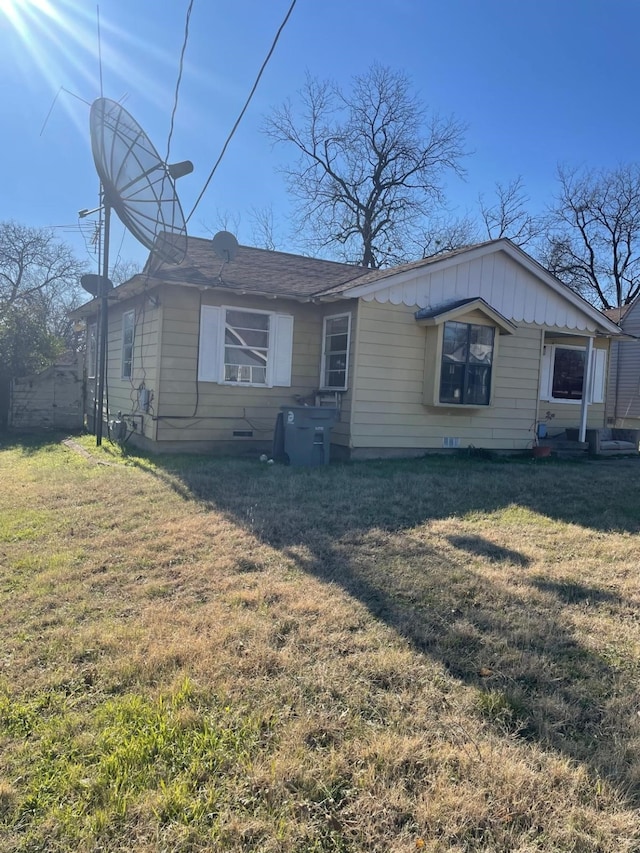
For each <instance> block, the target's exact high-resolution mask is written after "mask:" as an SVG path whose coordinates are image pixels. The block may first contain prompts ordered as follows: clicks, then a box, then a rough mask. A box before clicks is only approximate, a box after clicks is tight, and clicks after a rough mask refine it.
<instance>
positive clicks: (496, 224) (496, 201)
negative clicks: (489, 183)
mask: <svg viewBox="0 0 640 853" xmlns="http://www.w3.org/2000/svg"><path fill="white" fill-rule="evenodd" d="M478 204H479V207H480V216H481V218H482V222H483V223H484V227H485V231H486V235H487V237H488V239H489V240H498V239H499V238H500V237H508V238H509V239H510V240H512V241H513V242H514V243H516V244H517V245H518V246H521V247H524V246H527V245H528V244H530V243H531V242H532V241H533V240H535V239H536V238H537V237H539V236H540V234H541V233H542V231H543V230H544V223H543V219H542V218H541V217H539V216H533V215H532V214H530V213H529V212H528V210H527V205H528V204H529V196H528V195H527V194H526V192H525V189H524V183H523V180H522V177H521V176H519V177H517V178H515V179H514V180H513V181H511V182H510V183H508V184H502V183H500V182H497V183H496V185H495V195H494V198H493V200H492V201H487V200H486V197H485V196H484V194H482V193H481V194H480V195H479V197H478Z"/></svg>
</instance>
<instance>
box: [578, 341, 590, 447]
mask: <svg viewBox="0 0 640 853" xmlns="http://www.w3.org/2000/svg"><path fill="white" fill-rule="evenodd" d="M592 374H593V338H591V337H589V338H587V353H586V356H585V371H584V379H583V381H582V404H581V406H580V433H579V434H578V440H579V441H584V440H585V436H586V434H587V410H588V409H589V397H590V396H591V386H592V385H593V376H592Z"/></svg>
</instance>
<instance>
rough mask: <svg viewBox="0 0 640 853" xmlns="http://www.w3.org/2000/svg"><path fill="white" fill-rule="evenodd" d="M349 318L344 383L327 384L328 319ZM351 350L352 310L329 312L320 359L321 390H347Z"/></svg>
mask: <svg viewBox="0 0 640 853" xmlns="http://www.w3.org/2000/svg"><path fill="white" fill-rule="evenodd" d="M343 317H346V318H347V349H346V353H345V355H346V361H345V369H344V385H327V384H326V364H327V321H328V320H341V319H342V318H343ZM350 351H351V312H350V311H343V312H342V313H341V314H329V315H328V316H326V317H325V318H324V319H323V321H322V355H321V357H320V358H321V360H320V390H321V391H346V390H347V389H348V387H349V353H350Z"/></svg>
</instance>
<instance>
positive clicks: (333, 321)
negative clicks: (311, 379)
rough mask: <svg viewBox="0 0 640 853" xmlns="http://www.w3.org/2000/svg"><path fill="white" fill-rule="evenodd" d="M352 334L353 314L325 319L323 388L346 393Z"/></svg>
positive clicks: (321, 382)
mask: <svg viewBox="0 0 640 853" xmlns="http://www.w3.org/2000/svg"><path fill="white" fill-rule="evenodd" d="M350 332H351V314H340V315H338V316H336V317H325V318H324V326H323V333H322V366H321V368H320V387H321V388H327V389H331V390H335V391H344V390H345V388H346V387H347V372H348V364H349V338H350Z"/></svg>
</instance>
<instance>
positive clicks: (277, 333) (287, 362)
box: [271, 314, 293, 386]
mask: <svg viewBox="0 0 640 853" xmlns="http://www.w3.org/2000/svg"><path fill="white" fill-rule="evenodd" d="M273 340H274V343H273V367H272V370H273V373H272V377H273V379H272V383H271V384H272V385H286V386H290V385H291V362H292V359H293V317H292V316H291V315H290V314H274V316H273Z"/></svg>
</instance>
